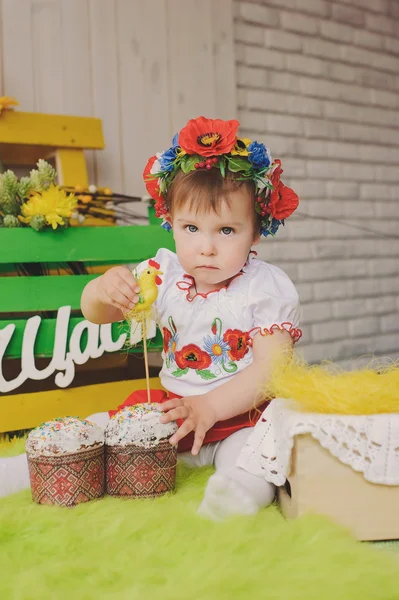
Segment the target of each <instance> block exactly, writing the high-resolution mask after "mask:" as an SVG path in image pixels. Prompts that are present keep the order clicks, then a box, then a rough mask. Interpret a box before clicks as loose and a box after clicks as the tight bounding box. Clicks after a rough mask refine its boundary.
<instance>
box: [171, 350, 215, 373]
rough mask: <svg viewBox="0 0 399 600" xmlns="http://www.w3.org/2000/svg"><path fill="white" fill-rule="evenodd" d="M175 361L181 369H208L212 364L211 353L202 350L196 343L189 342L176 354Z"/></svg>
mask: <svg viewBox="0 0 399 600" xmlns="http://www.w3.org/2000/svg"><path fill="white" fill-rule="evenodd" d="M175 361H176V364H177V366H178V367H180V369H186V368H187V367H188V368H189V369H198V370H201V369H206V368H207V367H209V365H210V364H211V362H212V361H211V357H210V356H209V354H207V353H206V352H204V351H203V350H201V348H200V347H199V346H196V344H187V346H183V348H182V349H181V350H178V351H177V352H176V354H175Z"/></svg>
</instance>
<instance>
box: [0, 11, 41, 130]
mask: <svg viewBox="0 0 399 600" xmlns="http://www.w3.org/2000/svg"><path fill="white" fill-rule="evenodd" d="M31 4H32V3H31V0H19V2H15V0H2V3H1V10H2V25H3V46H2V49H1V50H2V52H1V59H2V61H3V78H4V94H7V95H8V96H15V97H16V98H17V100H18V101H19V103H20V105H21V107H23V108H24V110H37V106H36V104H35V77H34V71H33V53H32V46H33V41H32V5H31ZM4 116H5V115H4V114H3V115H2V119H3V117H4Z"/></svg>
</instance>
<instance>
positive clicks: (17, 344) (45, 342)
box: [0, 317, 162, 358]
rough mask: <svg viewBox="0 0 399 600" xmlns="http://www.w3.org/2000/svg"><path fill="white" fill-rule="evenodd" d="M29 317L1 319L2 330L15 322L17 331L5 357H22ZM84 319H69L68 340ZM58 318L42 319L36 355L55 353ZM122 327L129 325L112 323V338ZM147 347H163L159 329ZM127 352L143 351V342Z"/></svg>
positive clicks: (0, 328) (116, 335) (36, 344)
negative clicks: (23, 338)
mask: <svg viewBox="0 0 399 600" xmlns="http://www.w3.org/2000/svg"><path fill="white" fill-rule="evenodd" d="M26 321H27V319H5V320H3V321H1V320H0V331H1V330H2V329H4V328H5V327H7V325H10V324H14V325H15V326H16V327H15V331H14V334H13V337H12V338H11V341H10V343H9V345H8V346H7V348H6V351H5V354H4V356H5V358H20V356H21V348H22V337H23V333H24V330H25V326H26ZM81 321H83V317H72V318H71V319H70V320H69V325H68V340H69V339H70V337H71V333H72V330H73V328H74V327H75V326H76V325H77V324H78V323H80V322H81ZM55 326H56V319H42V322H41V324H40V328H39V332H38V336H37V340H36V343H35V356H36V357H38V358H39V357H40V358H43V357H49V356H52V355H53V349H54V334H55ZM121 327H123V328H124V331H126V328H127V325H121V323H113V324H112V338H113V339H114V340H116V339H117V338H118V337H119V336H120V334H121ZM147 348H148V351H150V352H155V351H159V350H161V349H162V335H161V332H160V331H159V330H157V335H156V337H155V338H152V339H150V340H148V342H147ZM125 351H126V352H132V353H134V354H135V353H141V352H142V351H143V349H142V346H141V344H137V346H134V347H133V348H126V350H125Z"/></svg>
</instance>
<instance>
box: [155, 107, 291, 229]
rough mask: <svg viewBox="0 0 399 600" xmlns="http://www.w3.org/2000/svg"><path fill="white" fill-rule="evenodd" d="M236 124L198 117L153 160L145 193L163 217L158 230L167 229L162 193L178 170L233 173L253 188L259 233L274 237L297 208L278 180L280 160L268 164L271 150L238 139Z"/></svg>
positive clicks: (223, 174) (258, 144)
mask: <svg viewBox="0 0 399 600" xmlns="http://www.w3.org/2000/svg"><path fill="white" fill-rule="evenodd" d="M239 125H240V124H239V122H238V121H235V120H232V121H222V120H221V119H206V118H205V117H198V118H197V119H191V120H190V121H189V122H188V123H187V125H186V126H185V127H183V129H182V130H181V131H180V133H177V134H176V135H175V136H174V138H173V141H172V146H171V147H170V148H169V149H168V150H165V151H164V152H160V153H158V154H156V155H155V156H152V157H151V158H150V159H149V160H148V162H147V164H146V167H145V169H144V172H143V177H144V182H145V185H146V188H147V191H148V193H149V195H150V196H151V198H153V199H154V200H155V214H156V216H157V217H163V222H162V227H164V228H165V229H167V230H170V229H171V225H170V223H169V222H168V221H167V219H166V218H165V217H166V215H167V213H168V208H167V205H166V194H167V192H168V189H169V187H170V185H171V183H172V181H173V179H174V177H175V175H176V174H177V172H178V171H179V170H182V171H183V173H190V171H194V170H197V169H207V170H210V169H214V168H217V169H220V173H221V175H222V177H225V175H226V171H230V172H231V173H237V174H238V176H237V179H238V180H242V181H246V180H249V181H253V182H254V183H255V196H256V202H255V210H256V212H257V213H258V214H259V215H260V217H261V229H260V233H261V234H262V235H264V236H268V235H275V234H276V232H277V230H278V228H279V227H280V225H284V221H285V219H287V217H289V216H290V215H291V214H292V213H293V212H294V210H295V209H296V208H297V206H298V204H299V199H298V196H297V194H296V193H295V192H294V191H293V190H292V189H291V188H289V187H287V186H285V185H284V184H283V182H282V181H281V180H280V176H281V173H282V172H283V170H282V168H281V161H280V160H279V159H275V160H274V161H272V158H271V155H270V152H269V150H268V149H267V148H266V146H265V145H264V144H262V143H259V142H252V141H251V140H249V139H247V138H238V137H237V130H238V127H239Z"/></svg>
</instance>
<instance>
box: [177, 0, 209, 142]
mask: <svg viewBox="0 0 399 600" xmlns="http://www.w3.org/2000/svg"><path fill="white" fill-rule="evenodd" d="M214 12H215V2H212V0H202V2H201V4H198V2H197V1H196V0H184V2H180V0H168V12H167V18H168V56H169V57H170V60H169V63H168V69H169V72H168V77H169V79H170V80H171V81H172V82H173V85H171V87H170V119H171V122H172V126H173V130H174V132H176V131H179V130H180V129H181V128H182V127H184V125H185V124H186V123H187V121H188V120H189V119H193V118H195V117H199V116H200V115H204V116H206V117H209V118H216V117H217V115H216V103H215V93H214V76H215V74H214V64H213V56H212V52H213V48H212V42H213V39H212V26H211V21H212V18H213V13H214ZM200 73H201V74H202V73H204V74H205V75H204V76H202V75H200Z"/></svg>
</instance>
